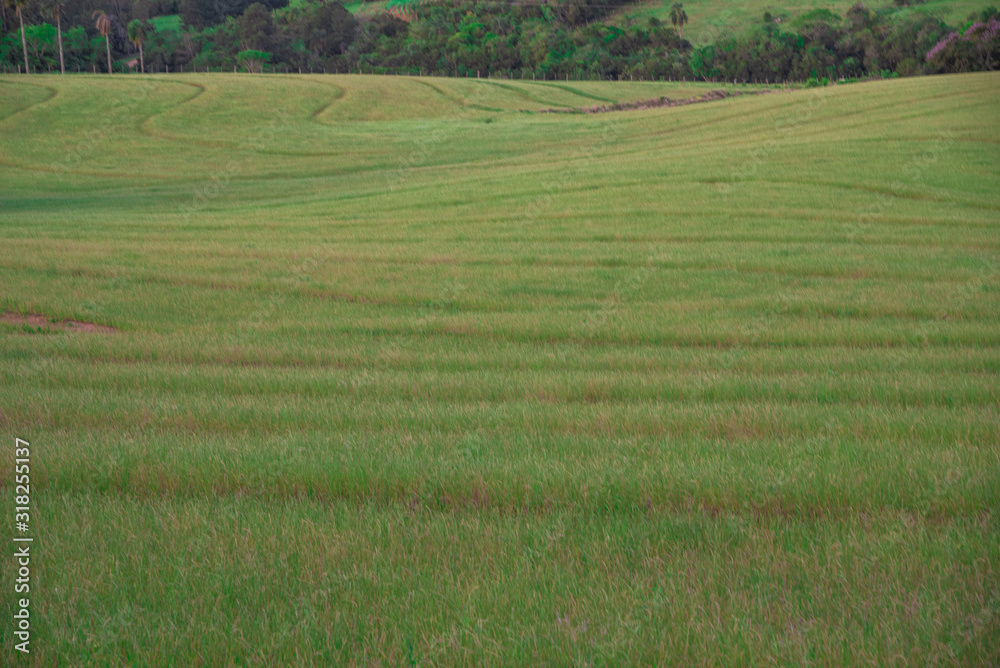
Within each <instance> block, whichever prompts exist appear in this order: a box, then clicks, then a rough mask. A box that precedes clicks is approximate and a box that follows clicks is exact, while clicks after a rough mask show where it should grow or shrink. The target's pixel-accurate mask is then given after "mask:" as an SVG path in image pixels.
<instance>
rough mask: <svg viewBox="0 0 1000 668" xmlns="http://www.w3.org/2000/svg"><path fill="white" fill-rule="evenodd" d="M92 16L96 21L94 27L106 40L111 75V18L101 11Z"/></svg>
mask: <svg viewBox="0 0 1000 668" xmlns="http://www.w3.org/2000/svg"><path fill="white" fill-rule="evenodd" d="M90 16H91V18H93V19H95V22H94V26H95V27H96V28H97V32H99V33H101V36H102V37H103V38H104V46H105V48H107V51H108V74H111V17H110V16H108V15H107V14H105V13H104V11H103V10H100V9H98V10H97V11H95V12H94V13H93V14H91V15H90Z"/></svg>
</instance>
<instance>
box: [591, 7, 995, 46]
mask: <svg viewBox="0 0 1000 668" xmlns="http://www.w3.org/2000/svg"><path fill="white" fill-rule="evenodd" d="M856 3H857V0H795V1H794V2H785V3H782V4H780V5H779V4H775V3H774V2H771V0H685V2H684V3H683V4H684V11H685V12H686V13H687V15H688V21H689V22H688V23H687V25H685V26H684V37H685V38H687V39H689V40H690V41H691V42H693V43H695V44H707V43H710V42H713V41H715V40H716V39H717V38H718V37H719V35H721V34H722V33H724V32H734V33H737V34H738V33H741V32H743V31H745V30H747V29H749V28H750V27H751V26H755V25H759V24H760V23H761V21H762V18H763V16H764V12H768V11H769V12H771V14H772V15H774V16H776V17H780V18H782V19H783V20H784V21H791V22H792V23H793V24H794V22H795V19H797V18H799V17H800V16H803V15H805V14H808V13H809V12H811V11H814V10H817V9H827V10H830V11H832V12H834V13H835V14H836V15H837V16H841V17H843V16H844V15H845V14H846V13H847V10H848V9H850V8H851V6H852V5H854V4H856ZM864 4H865V5H866V6H868V7H869V8H871V9H882V8H886V7H889V6H891V3H890V2H886V1H885V0H876V1H874V2H865V3H864ZM990 4H991V3H990V2H989V1H988V0H927V1H926V2H923V3H921V4H917V5H914V6H912V7H905V8H897V9H895V10H894V11H896V12H898V13H900V14H907V13H914V12H924V13H931V14H934V15H935V16H938V17H940V18H941V19H942V20H944V21H946V22H948V23H950V24H952V25H958V24H961V23H962V22H963V21H964V20H965V18H966V17H967V16H969V14H970V13H972V12H979V11H981V10H982V9H985V8H986V7H988V6H990ZM671 5H673V1H672V0H670V1H669V2H668V1H666V0H652V1H646V0H639V2H637V3H635V4H632V5H628V6H627V7H625V8H623V9H621V10H618V11H617V12H615V13H614V14H613V15H612V17H611V19H610V20H609V23H616V24H621V23H623V22H625V21H628V20H635V21H645V20H646V19H647V18H648V17H650V16H655V17H656V18H658V19H660V20H661V21H665V22H669V19H668V15H669V13H670V7H671Z"/></svg>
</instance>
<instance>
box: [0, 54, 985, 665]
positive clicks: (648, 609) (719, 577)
mask: <svg viewBox="0 0 1000 668" xmlns="http://www.w3.org/2000/svg"><path fill="white" fill-rule="evenodd" d="M998 84H1000V77H998V76H997V75H992V74H989V75H965V76H955V77H934V78H920V79H901V80H894V81H886V82H874V83H865V84H856V85H850V86H836V87H830V88H823V89H812V90H798V91H787V92H775V93H773V94H770V95H762V96H752V97H743V98H736V99H729V100H724V101H720V102H714V103H710V104H703V105H693V106H688V107H680V108H675V109H656V110H649V111H639V112H622V113H611V114H600V115H583V114H537V113H532V112H533V111H534V110H538V109H543V108H549V107H563V108H576V107H581V106H588V105H591V104H596V103H598V102H605V101H626V100H637V99H646V98H650V97H658V96H661V95H669V96H671V97H690V96H691V95H694V94H698V93H699V92H701V91H704V90H706V89H707V88H709V86H702V85H695V84H687V85H683V84H666V83H638V82H636V83H612V82H592V83H588V82H569V83H565V82H563V83H556V82H545V83H543V82H519V81H514V82H510V81H485V80H483V81H475V80H452V79H435V78H403V77H374V76H319V75H317V76H256V77H254V76H242V75H169V76H167V75H157V76H152V77H145V78H143V77H138V76H132V77H125V76H117V77H101V76H89V75H80V76H73V77H59V76H37V77H31V78H27V77H17V76H8V77H0V90H2V92H3V93H4V94H3V95H2V96H0V240H2V241H0V311H8V312H9V311H17V312H24V313H39V314H44V315H46V316H48V317H50V318H52V319H55V320H62V319H74V320H79V321H86V322H94V323H99V324H104V325H110V326H113V327H115V328H117V329H118V330H119V331H118V332H116V333H114V334H99V333H87V332H73V331H53V332H39V331H37V330H34V331H32V330H30V329H26V328H25V327H23V326H19V325H15V324H5V323H3V322H0V431H2V433H3V437H4V438H6V439H9V441H8V443H10V447H7V448H4V449H3V450H2V452H3V457H2V461H3V471H5V473H4V474H3V475H2V476H0V480H2V483H0V485H2V486H3V489H4V491H5V493H6V496H5V498H8V499H10V498H11V497H12V495H13V489H12V486H11V475H10V471H11V468H12V466H13V461H12V459H13V445H12V444H13V440H14V437H15V436H18V437H21V438H26V439H28V440H29V441H30V442H31V443H32V448H33V453H34V454H33V458H34V459H33V468H32V476H33V477H32V482H33V483H34V488H33V502H34V504H35V508H34V509H33V517H32V521H33V523H34V530H35V532H36V536H37V537H38V539H37V542H36V543H35V547H34V549H35V550H36V556H35V560H34V561H33V562H32V568H33V571H32V577H33V580H32V583H33V587H36V588H37V593H36V594H34V595H33V596H34V597H33V599H32V610H33V617H32V623H33V627H34V629H35V636H34V642H35V643H37V644H36V645H33V649H34V650H35V651H36V652H37V653H36V655H35V657H34V658H35V660H36V661H37V662H38V663H41V664H46V665H48V664H66V665H75V664H93V665H109V664H110V665H117V664H129V665H171V664H185V665H220V664H222V665H225V664H235V663H241V664H242V663H258V664H283V663H315V664H328V663H330V662H332V663H335V664H343V663H357V664H362V663H375V662H377V661H380V662H382V663H386V664H393V665H395V664H402V663H411V662H419V663H432V664H433V663H441V664H447V665H450V664H466V665H479V664H483V663H486V664H508V665H522V664H552V663H555V664H570V663H572V664H577V663H599V664H607V665H625V664H642V663H671V662H678V663H684V664H688V663H713V664H714V663H725V664H744V665H745V664H760V663H765V662H775V663H787V664H801V663H807V662H809V663H821V664H844V663H849V664H858V663H875V664H888V663H893V662H902V663H907V664H939V663H957V664H972V665H984V664H986V665H988V664H995V663H997V662H998V660H1000V643H998V642H997V638H998V637H1000V589H998V559H1000V543H998V539H997V529H998V521H997V515H996V509H997V507H998V503H1000V491H998V490H1000V382H998V375H1000V355H998V350H1000V299H998V295H1000V273H998V270H1000V260H998V253H1000V236H998V234H997V232H998V220H1000V217H998V212H1000V194H998V191H997V187H996V186H997V183H998V182H1000V161H998V159H997V146H998V144H1000V115H998V114H997V112H996V109H998V108H1000V106H998V103H1000V85H998ZM740 89H743V87H740ZM0 573H2V581H3V582H4V583H6V584H4V586H5V587H9V583H11V582H12V580H13V578H14V573H15V571H14V561H13V560H11V559H7V560H4V561H3V562H2V566H0ZM11 590H12V587H9V588H8V589H7V591H8V594H7V595H6V596H5V597H4V598H3V605H4V606H6V607H4V612H3V613H2V616H3V617H4V618H5V619H7V620H9V619H11V614H13V605H14V600H13V594H12V593H10V592H11ZM11 631H12V628H11V625H10V624H9V623H8V622H2V623H0V642H2V647H3V649H2V650H0V651H2V652H3V653H4V656H5V660H6V659H12V656H11V655H12V654H13V651H12V649H11V647H12V644H13V643H12V637H11Z"/></svg>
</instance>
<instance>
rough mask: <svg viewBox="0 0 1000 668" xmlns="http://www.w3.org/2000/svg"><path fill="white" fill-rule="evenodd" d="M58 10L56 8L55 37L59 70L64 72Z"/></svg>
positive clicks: (64, 62)
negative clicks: (57, 45) (57, 42)
mask: <svg viewBox="0 0 1000 668" xmlns="http://www.w3.org/2000/svg"><path fill="white" fill-rule="evenodd" d="M60 18H61V17H60V16H59V10H58V9H57V10H56V37H57V38H58V40H59V71H60V72H61V73H62V74H66V61H65V60H64V59H63V49H62V21H60Z"/></svg>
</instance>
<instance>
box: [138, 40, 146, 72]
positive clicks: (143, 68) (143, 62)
mask: <svg viewBox="0 0 1000 668" xmlns="http://www.w3.org/2000/svg"><path fill="white" fill-rule="evenodd" d="M139 71H140V72H142V73H143V74H145V73H146V58H145V57H144V56H143V55H142V42H139Z"/></svg>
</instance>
